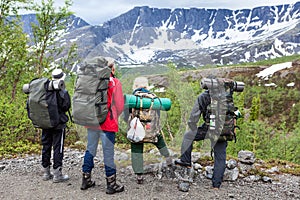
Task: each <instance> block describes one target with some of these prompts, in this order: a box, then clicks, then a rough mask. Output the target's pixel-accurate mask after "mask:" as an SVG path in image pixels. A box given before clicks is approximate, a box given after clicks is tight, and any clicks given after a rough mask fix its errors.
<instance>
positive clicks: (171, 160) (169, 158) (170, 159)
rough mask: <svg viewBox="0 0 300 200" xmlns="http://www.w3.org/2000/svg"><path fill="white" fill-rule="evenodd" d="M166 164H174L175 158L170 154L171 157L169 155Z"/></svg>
mask: <svg viewBox="0 0 300 200" xmlns="http://www.w3.org/2000/svg"><path fill="white" fill-rule="evenodd" d="M166 164H167V166H169V167H170V166H172V164H173V159H172V158H171V157H170V156H169V157H167V158H166Z"/></svg>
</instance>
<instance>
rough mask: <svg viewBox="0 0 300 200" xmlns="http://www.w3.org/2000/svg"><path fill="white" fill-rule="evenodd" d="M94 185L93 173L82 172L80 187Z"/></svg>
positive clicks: (83, 188)
mask: <svg viewBox="0 0 300 200" xmlns="http://www.w3.org/2000/svg"><path fill="white" fill-rule="evenodd" d="M93 186H95V181H92V178H91V173H83V174H82V184H81V187H80V189H82V190H86V189H88V188H90V187H93Z"/></svg>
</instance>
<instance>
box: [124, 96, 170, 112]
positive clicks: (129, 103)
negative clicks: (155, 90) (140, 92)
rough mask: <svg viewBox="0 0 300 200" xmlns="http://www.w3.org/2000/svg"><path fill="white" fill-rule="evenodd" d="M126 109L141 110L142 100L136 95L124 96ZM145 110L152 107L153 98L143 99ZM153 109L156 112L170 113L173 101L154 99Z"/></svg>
mask: <svg viewBox="0 0 300 200" xmlns="http://www.w3.org/2000/svg"><path fill="white" fill-rule="evenodd" d="M124 99H125V107H126V108H140V101H141V98H140V97H138V96H135V95H128V94H125V95H124ZM142 101H143V102H142V103H143V108H144V109H148V108H150V106H151V101H152V99H151V98H147V97H143V98H142ZM153 101H154V102H153V106H152V109H154V110H164V111H168V110H170V109H171V104H172V102H171V100H170V99H169V98H158V97H157V98H154V99H153Z"/></svg>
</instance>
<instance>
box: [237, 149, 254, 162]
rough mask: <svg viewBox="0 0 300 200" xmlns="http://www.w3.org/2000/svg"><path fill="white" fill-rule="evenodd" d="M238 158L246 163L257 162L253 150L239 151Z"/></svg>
mask: <svg viewBox="0 0 300 200" xmlns="http://www.w3.org/2000/svg"><path fill="white" fill-rule="evenodd" d="M238 159H239V161H240V162H242V163H245V164H253V163H254V162H255V155H254V153H253V152H251V151H239V153H238Z"/></svg>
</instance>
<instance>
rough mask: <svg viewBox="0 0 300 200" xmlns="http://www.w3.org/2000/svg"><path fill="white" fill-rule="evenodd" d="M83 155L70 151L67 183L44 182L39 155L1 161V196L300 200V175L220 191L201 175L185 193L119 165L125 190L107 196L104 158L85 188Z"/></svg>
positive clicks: (9, 198)
mask: <svg viewBox="0 0 300 200" xmlns="http://www.w3.org/2000/svg"><path fill="white" fill-rule="evenodd" d="M82 156H83V152H80V151H76V150H67V151H66V153H65V160H64V166H65V167H64V172H65V173H67V174H68V175H69V176H70V180H69V181H68V182H64V183H52V182H51V181H42V179H41V173H40V156H39V155H36V156H34V155H33V156H27V157H25V158H15V159H7V160H0V180H1V182H0V199H1V200H17V199H20V200H21V199H22V200H23V199H24V200H25V199H26V200H27V199H30V200H35V199H39V200H40V199H70V200H71V199H72V200H74V199H85V200H97V199H130V200H131V199H136V200H144V199H145V200H146V199H147V200H148V199H149V200H150V199H151V200H154V199H155V200H156V199H157V200H158V199H193V200H194V199H243V200H244V199H263V200H268V199H282V200H286V199H300V176H291V175H288V174H284V175H276V177H274V178H273V181H272V183H264V182H262V181H257V182H256V181H246V180H245V179H241V178H239V179H238V180H237V181H234V182H229V181H225V182H224V183H223V184H222V187H221V189H220V190H213V189H211V181H210V180H209V179H207V178H205V177H204V176H202V175H199V176H197V178H196V179H195V181H194V183H193V184H192V185H191V187H190V190H189V192H181V191H179V190H178V187H177V186H178V184H177V182H176V181H174V180H170V179H167V178H166V177H163V178H161V179H159V178H158V176H156V175H154V174H147V175H146V180H145V183H144V184H143V185H138V184H136V182H135V176H134V175H133V174H132V169H131V167H130V166H128V167H118V180H119V181H120V182H121V183H122V184H124V185H125V191H124V192H122V193H119V194H114V195H107V194H105V187H106V183H105V178H104V168H103V167H101V161H100V160H98V161H97V162H96V165H95V166H96V167H95V169H94V171H93V179H94V180H95V181H96V186H95V187H93V188H90V189H88V190H85V191H82V190H80V185H81V163H82Z"/></svg>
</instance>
